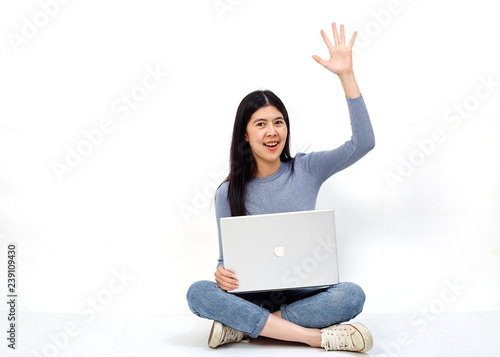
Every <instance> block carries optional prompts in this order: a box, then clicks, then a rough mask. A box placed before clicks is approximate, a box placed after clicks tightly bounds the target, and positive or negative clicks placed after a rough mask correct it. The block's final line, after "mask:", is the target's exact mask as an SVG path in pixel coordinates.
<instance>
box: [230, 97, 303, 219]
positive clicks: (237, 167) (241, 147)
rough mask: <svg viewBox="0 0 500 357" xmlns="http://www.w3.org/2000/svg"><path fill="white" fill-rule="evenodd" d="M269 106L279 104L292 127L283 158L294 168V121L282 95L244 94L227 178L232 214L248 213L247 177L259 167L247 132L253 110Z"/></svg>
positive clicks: (288, 127)
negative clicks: (291, 133)
mask: <svg viewBox="0 0 500 357" xmlns="http://www.w3.org/2000/svg"><path fill="white" fill-rule="evenodd" d="M267 106H273V107H275V108H276V109H278V110H279V111H280V112H281V114H282V115H283V118H284V120H285V123H286V127H287V129H288V135H287V137H286V141H285V147H284V148H283V151H282V152H281V155H280V160H281V161H282V162H286V161H290V160H291V161H292V171H293V163H294V159H293V157H292V156H291V155H290V121H289V118H288V112H287V110H286V108H285V105H284V104H283V102H282V101H281V99H279V98H278V96H276V94H274V93H273V92H271V91H270V90H256V91H254V92H252V93H250V94H248V95H247V96H246V97H245V98H243V100H242V101H241V103H240V105H239V106H238V110H237V111H236V118H235V120H234V127H233V139H232V142H231V152H230V159H229V161H230V171H229V175H228V177H227V178H226V180H225V181H229V187H228V193H227V196H228V197H227V198H228V200H229V207H230V209H231V216H245V215H246V214H247V210H246V206H245V186H246V183H247V181H248V180H249V179H251V178H252V177H254V176H255V174H256V170H257V167H256V165H255V158H254V156H253V153H252V149H251V148H250V144H249V143H248V142H247V141H246V140H245V133H246V129H247V124H248V122H249V121H250V117H251V116H252V115H253V113H255V112H256V111H257V110H259V109H260V108H262V107H267ZM225 181H224V182H225Z"/></svg>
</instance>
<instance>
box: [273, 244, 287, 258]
mask: <svg viewBox="0 0 500 357" xmlns="http://www.w3.org/2000/svg"><path fill="white" fill-rule="evenodd" d="M273 251H274V255H275V256H277V257H278V258H281V257H284V256H285V246H284V245H283V243H282V242H280V244H278V245H277V246H276V247H274V250H273Z"/></svg>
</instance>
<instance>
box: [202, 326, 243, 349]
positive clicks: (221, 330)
mask: <svg viewBox="0 0 500 357" xmlns="http://www.w3.org/2000/svg"><path fill="white" fill-rule="evenodd" d="M240 341H241V342H250V340H248V339H246V340H243V332H240V331H236V330H235V329H233V328H231V327H228V326H226V325H224V324H222V323H220V322H219V321H214V323H213V324H212V330H211V331H210V337H209V338H208V346H209V347H211V348H216V347H219V346H220V345H224V344H226V343H230V342H240Z"/></svg>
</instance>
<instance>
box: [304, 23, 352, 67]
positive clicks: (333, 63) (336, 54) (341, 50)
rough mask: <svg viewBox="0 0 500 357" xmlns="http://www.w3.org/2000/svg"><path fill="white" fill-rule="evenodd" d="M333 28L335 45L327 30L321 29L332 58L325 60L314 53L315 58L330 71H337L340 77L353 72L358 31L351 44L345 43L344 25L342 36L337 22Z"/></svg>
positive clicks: (342, 26) (341, 27)
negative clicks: (353, 55)
mask: <svg viewBox="0 0 500 357" xmlns="http://www.w3.org/2000/svg"><path fill="white" fill-rule="evenodd" d="M332 28H333V40H334V42H335V46H332V43H331V42H330V40H329V39H328V36H326V33H325V31H323V30H321V36H323V40H324V41H325V43H326V46H327V47H328V50H329V51H330V59H329V60H328V61H325V60H323V59H321V58H320V57H319V56H316V55H314V56H313V58H314V59H315V60H316V62H318V63H319V64H321V65H322V66H323V67H325V68H326V69H328V70H329V71H330V72H333V73H335V74H336V75H338V76H339V77H341V76H342V75H345V74H351V73H352V72H353V69H352V46H353V45H354V40H355V39H356V35H357V32H356V31H354V34H353V35H352V38H351V41H350V42H349V45H347V46H346V44H345V33H344V25H340V38H339V34H338V32H337V25H336V24H335V22H334V23H333V24H332Z"/></svg>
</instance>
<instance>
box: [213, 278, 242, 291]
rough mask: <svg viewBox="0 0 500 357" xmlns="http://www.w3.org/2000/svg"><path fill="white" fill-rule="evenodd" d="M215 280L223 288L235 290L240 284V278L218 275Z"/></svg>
mask: <svg viewBox="0 0 500 357" xmlns="http://www.w3.org/2000/svg"><path fill="white" fill-rule="evenodd" d="M215 281H216V283H217V284H218V285H219V286H220V287H221V289H223V290H234V289H236V288H237V287H238V286H239V283H238V280H236V279H230V278H226V277H224V276H216V277H215Z"/></svg>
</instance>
